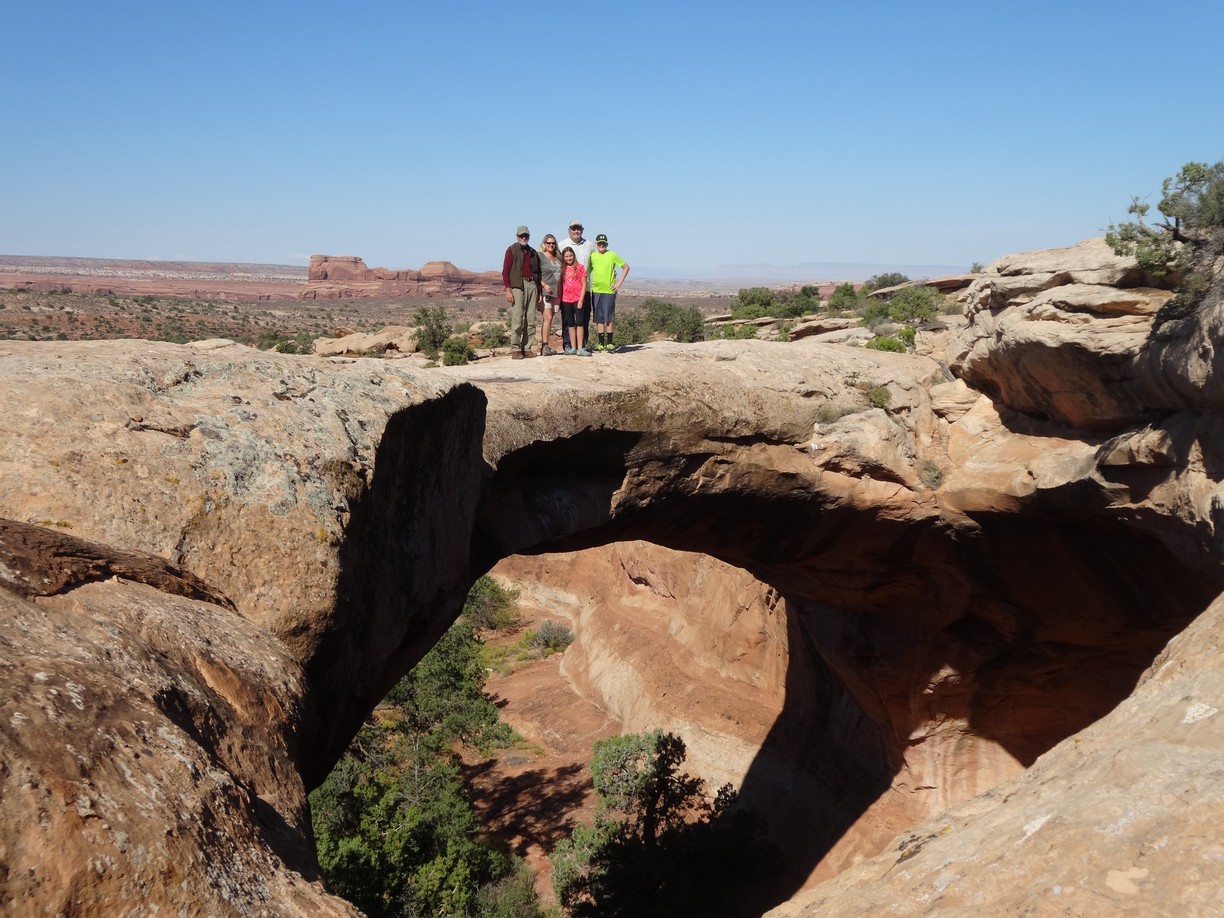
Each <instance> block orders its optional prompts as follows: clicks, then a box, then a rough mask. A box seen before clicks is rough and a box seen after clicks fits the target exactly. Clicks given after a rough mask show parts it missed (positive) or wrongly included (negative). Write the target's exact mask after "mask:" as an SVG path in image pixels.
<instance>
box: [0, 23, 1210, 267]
mask: <svg viewBox="0 0 1224 918" xmlns="http://www.w3.org/2000/svg"><path fill="white" fill-rule="evenodd" d="M574 7H575V8H574V9H571V10H568V11H567V8H566V4H564V3H553V4H520V5H518V6H515V5H514V4H507V3H504V2H499V3H491V2H490V3H485V2H457V3H450V4H440V3H433V4H425V3H415V2H399V3H392V2H364V3H363V2H355V3H351V4H347V5H341V4H335V3H329V4H322V3H313V2H300V3H286V2H279V0H264V2H254V3H252V2H243V3H232V2H228V0H214V2H210V3H207V4H205V3H198V2H197V3H190V2H188V3H167V2H165V0H161V2H158V3H151V2H144V0H135V2H133V0H129V2H120V3H117V4H102V3H97V2H96V0H91V2H83V0H40V2H38V3H33V2H17V0H12V2H9V3H6V4H5V9H4V15H3V19H2V20H0V21H3V23H4V34H5V41H4V51H3V54H0V87H3V90H2V91H0V99H3V108H2V109H0V123H3V124H4V125H5V131H4V135H5V138H4V139H3V140H2V141H0V253H3V254H19V255H72V256H93V257H103V258H157V259H175V260H177V259H186V260H198V261H239V262H265V263H280V264H303V263H305V260H306V259H307V258H308V257H309V256H310V255H311V254H312V253H326V254H332V255H359V256H361V257H363V258H364V259H365V261H366V263H367V264H369V265H371V266H374V265H379V266H383V267H391V268H407V267H419V266H420V265H421V264H423V263H424V262H426V261H430V260H448V261H452V262H454V263H456V264H457V265H459V266H460V267H463V268H468V269H472V270H488V269H491V268H494V267H500V262H501V253H502V252H503V251H504V249H505V246H506V245H507V244H508V243H509V242H510V241H511V239H512V236H513V232H514V228H515V226H516V225H518V224H519V223H523V222H525V223H527V224H528V225H529V226H530V227H531V229H532V232H533V241H535V242H538V241H539V240H540V238H541V237H542V236H543V235H544V233H545V232H549V231H551V232H554V233H564V227H565V225H566V224H567V223H568V221H569V220H570V219H571V218H572V217H578V218H580V219H582V220H583V221H585V224H586V227H587V235H588V236H593V235H594V234H595V233H599V232H605V233H607V234H608V236H609V237H610V238H611V240H612V248H613V249H615V250H617V251H618V252H620V254H621V255H622V256H623V257H624V258H625V259H626V260H627V261H629V263H630V264H631V265H633V266H634V267H635V268H637V267H639V266H641V269H642V273H650V272H651V271H662V270H671V271H677V272H681V273H688V274H690V275H692V276H700V275H702V274H705V273H710V272H713V271H715V270H717V269H718V268H719V267H720V266H725V265H733V264H773V265H794V264H801V263H805V262H867V263H873V264H896V265H911V264H935V265H961V266H966V267H967V266H968V265H969V264H970V263H971V262H973V261H981V262H988V261H990V260H992V259H994V258H997V257H999V256H1001V255H1005V254H1010V253H1013V252H1018V251H1024V250H1029V249H1040V248H1049V247H1053V246H1060V245H1069V244H1072V243H1074V242H1077V241H1079V240H1080V239H1084V238H1087V237H1088V236H1093V235H1098V234H1100V233H1101V232H1102V231H1103V230H1104V228H1105V226H1106V225H1107V224H1108V223H1109V222H1110V221H1111V220H1115V221H1116V220H1121V219H1125V218H1126V212H1125V211H1126V205H1127V203H1128V202H1129V200H1130V196H1131V195H1132V194H1139V195H1141V196H1150V200H1152V202H1153V203H1155V201H1156V200H1158V198H1159V188H1160V181H1161V179H1162V178H1163V177H1165V176H1167V175H1171V174H1173V173H1174V172H1176V171H1177V169H1178V168H1179V167H1180V166H1181V165H1182V164H1183V163H1185V162H1187V161H1190V160H1198V161H1206V162H1216V161H1217V160H1220V159H1224V116H1222V114H1221V112H1222V111H1224V109H1222V108H1221V102H1220V93H1221V88H1222V87H1224V54H1221V53H1220V51H1219V44H1220V36H1221V35H1224V3H1220V2H1219V0H1165V2H1164V3H1160V4H1157V3H1153V2H1150V0H1149V2H1144V3H1137V2H1130V0H1114V2H1097V0H1082V2H1076V0H1062V2H1058V3H1053V2H1045V0H1029V2H1023V3H1020V2H996V3H981V2H974V3H968V2H940V0H934V2H931V3H926V4H917V3H912V2H905V3H902V2H870V0H864V2H862V3H858V4H849V3H838V4H824V3H815V2H811V0H809V2H807V3H790V2H779V3H769V2H763V3H755V4H744V3H735V4H732V3H725V2H721V0H710V2H706V3H700V4H699V3H690V2H673V3H667V2H663V0H655V2H645V3H639V2H635V0H629V2H617V3H608V4H602V5H601V4H594V3H581V4H576V5H574Z"/></svg>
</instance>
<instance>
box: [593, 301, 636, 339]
mask: <svg viewBox="0 0 1224 918" xmlns="http://www.w3.org/2000/svg"><path fill="white" fill-rule="evenodd" d="M591 334H592V335H594V334H595V333H594V332H592V333H591ZM648 340H650V333H649V331H648V330H647V328H646V317H645V316H643V315H642V314H641V313H640V312H638V311H637V310H636V309H620V310H617V313H616V343H617V344H644V343H645V342H646V341H648Z"/></svg>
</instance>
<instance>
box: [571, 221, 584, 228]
mask: <svg viewBox="0 0 1224 918" xmlns="http://www.w3.org/2000/svg"><path fill="white" fill-rule="evenodd" d="M575 226H576V227H578V229H582V221H581V220H571V221H570V222H569V228H570V229H573V228H574V227H575Z"/></svg>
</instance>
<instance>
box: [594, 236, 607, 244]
mask: <svg viewBox="0 0 1224 918" xmlns="http://www.w3.org/2000/svg"><path fill="white" fill-rule="evenodd" d="M601 242H602V243H603V244H604V245H607V244H608V237H607V236H605V235H604V234H603V233H600V234H599V235H598V236H596V237H595V244H596V245H599V243H601Z"/></svg>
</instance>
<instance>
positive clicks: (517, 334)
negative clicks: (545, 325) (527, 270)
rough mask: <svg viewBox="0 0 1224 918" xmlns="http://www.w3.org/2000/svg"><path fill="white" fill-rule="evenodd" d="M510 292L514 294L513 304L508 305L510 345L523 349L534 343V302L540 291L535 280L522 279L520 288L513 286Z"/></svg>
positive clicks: (514, 348) (517, 349)
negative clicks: (521, 287)
mask: <svg viewBox="0 0 1224 918" xmlns="http://www.w3.org/2000/svg"><path fill="white" fill-rule="evenodd" d="M510 292H511V293H512V294H513V295H514V305H512V306H511V307H510V347H511V349H512V350H516V351H525V350H527V349H528V348H530V347H531V346H532V345H533V343H534V339H535V323H536V302H537V301H538V300H539V298H540V291H539V289H538V288H537V287H536V285H535V281H530V280H524V281H523V289H522V290H519V289H518V288H517V287H515V288H512V289H511V291H510Z"/></svg>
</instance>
